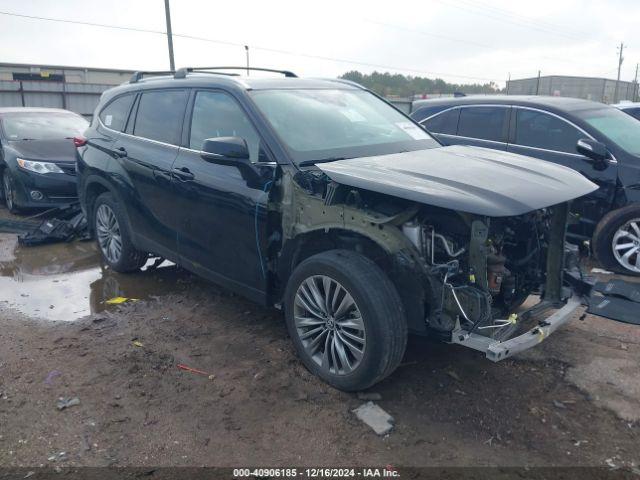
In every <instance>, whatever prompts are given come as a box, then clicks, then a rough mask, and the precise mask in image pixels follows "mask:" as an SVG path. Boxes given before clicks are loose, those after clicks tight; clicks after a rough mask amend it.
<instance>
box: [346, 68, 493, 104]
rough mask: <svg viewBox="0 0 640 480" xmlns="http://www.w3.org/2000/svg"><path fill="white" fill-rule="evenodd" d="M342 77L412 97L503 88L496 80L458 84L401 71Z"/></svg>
mask: <svg viewBox="0 0 640 480" xmlns="http://www.w3.org/2000/svg"><path fill="white" fill-rule="evenodd" d="M340 78H343V79H345V80H351V81H353V82H357V83H359V84H360V85H363V86H364V87H366V88H368V89H369V90H373V91H374V92H376V93H377V94H378V95H382V96H384V97H389V96H399V97H411V96H414V95H418V96H421V95H423V94H427V95H428V94H439V93H456V92H460V93H500V92H501V89H500V87H498V85H497V84H496V83H494V82H489V83H485V84H480V83H470V84H457V83H449V82H445V81H444V80H442V79H441V78H436V79H432V78H426V77H414V76H411V75H401V74H399V73H389V72H384V73H383V72H373V73H370V74H367V73H361V72H359V71H357V70H352V71H350V72H347V73H345V74H344V75H341V76H340Z"/></svg>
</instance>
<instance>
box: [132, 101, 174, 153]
mask: <svg viewBox="0 0 640 480" xmlns="http://www.w3.org/2000/svg"><path fill="white" fill-rule="evenodd" d="M186 106H187V91H186V90H159V91H153V92H145V93H143V94H142V97H141V98H140V102H139V105H138V114H137V115H136V124H135V127H134V129H133V134H134V135H136V136H138V137H144V138H149V139H151V140H157V141H159V142H164V143H170V144H172V145H178V144H180V134H181V132H182V119H183V118H184V109H185V107H186Z"/></svg>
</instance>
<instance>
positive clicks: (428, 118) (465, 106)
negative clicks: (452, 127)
mask: <svg viewBox="0 0 640 480" xmlns="http://www.w3.org/2000/svg"><path fill="white" fill-rule="evenodd" d="M468 107H498V108H511V105H504V104H499V103H472V104H469V105H454V106H453V107H449V108H445V109H444V110H440V111H439V112H438V113H434V114H433V115H429V116H428V117H427V118H423V119H422V120H420V122H418V123H420V124H422V122H426V121H427V120H431V119H432V118H433V117H437V116H438V115H442V114H443V113H445V112H449V111H451V110H455V109H456V108H459V109H462V108H468ZM439 135H441V134H439ZM447 135H448V134H447ZM466 138H470V137H466ZM476 140H482V139H481V138H478V139H476ZM487 141H491V140H487Z"/></svg>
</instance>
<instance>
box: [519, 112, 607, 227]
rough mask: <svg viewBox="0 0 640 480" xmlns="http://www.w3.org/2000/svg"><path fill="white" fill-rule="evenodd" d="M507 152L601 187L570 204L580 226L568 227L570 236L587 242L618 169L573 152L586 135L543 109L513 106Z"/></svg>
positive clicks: (587, 136)
mask: <svg viewBox="0 0 640 480" xmlns="http://www.w3.org/2000/svg"><path fill="white" fill-rule="evenodd" d="M511 124H512V128H511V132H510V142H509V145H508V147H507V150H508V151H510V152H514V153H519V154H521V155H527V156H530V157H535V158H539V159H542V160H546V161H548V162H553V163H557V164H560V165H564V166H565V167H569V168H571V169H573V170H577V171H578V172H580V173H582V174H583V175H584V176H585V177H587V178H588V179H589V180H591V181H592V182H594V183H596V184H597V185H598V186H599V187H600V188H599V189H598V190H596V191H595V192H593V193H591V194H589V195H588V196H586V197H581V198H578V199H576V200H574V201H573V204H572V208H571V210H572V212H573V213H574V214H575V215H576V216H577V220H578V221H579V223H578V224H577V225H572V226H571V227H570V228H569V236H570V237H571V236H573V237H576V238H578V239H587V238H589V237H590V236H591V234H592V233H593V229H594V228H595V224H596V223H597V222H598V221H599V220H600V219H601V218H602V217H603V216H604V215H605V214H606V213H607V212H608V211H609V209H610V207H611V205H612V203H613V198H614V194H615V186H616V178H617V167H616V165H615V164H611V163H607V164H606V165H605V166H604V167H602V166H599V165H597V164H596V163H594V162H593V160H591V159H589V158H587V157H585V156H584V155H581V154H579V153H578V152H577V150H576V145H577V143H578V140H579V139H581V138H589V135H588V134H587V133H586V132H584V131H582V130H581V129H579V128H578V127H577V126H575V125H573V124H572V123H570V122H568V121H566V120H564V119H563V118H561V117H559V116H557V115H555V114H552V113H550V112H544V111H542V110H537V109H532V108H525V107H514V111H513V114H512V121H511Z"/></svg>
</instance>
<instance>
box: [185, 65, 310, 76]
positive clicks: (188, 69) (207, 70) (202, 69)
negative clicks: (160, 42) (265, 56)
mask: <svg viewBox="0 0 640 480" xmlns="http://www.w3.org/2000/svg"><path fill="white" fill-rule="evenodd" d="M210 70H246V71H257V72H271V73H281V74H282V75H284V76H285V77H289V78H298V76H297V75H296V74H295V73H293V72H290V71H289V70H274V69H272V68H259V67H186V68H180V69H178V70H177V71H176V72H175V74H174V78H185V77H186V76H187V74H188V73H191V72H198V73H215V74H217V75H233V76H237V75H238V74H237V73H236V74H229V73H226V74H225V73H222V72H211V71H210Z"/></svg>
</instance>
